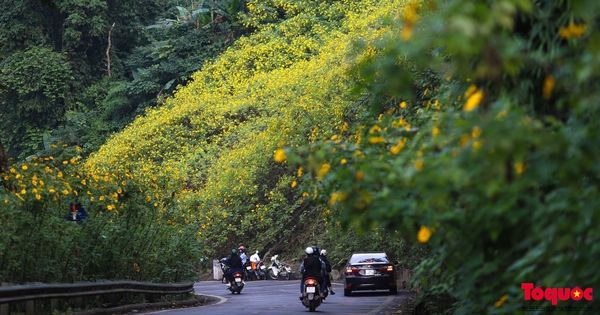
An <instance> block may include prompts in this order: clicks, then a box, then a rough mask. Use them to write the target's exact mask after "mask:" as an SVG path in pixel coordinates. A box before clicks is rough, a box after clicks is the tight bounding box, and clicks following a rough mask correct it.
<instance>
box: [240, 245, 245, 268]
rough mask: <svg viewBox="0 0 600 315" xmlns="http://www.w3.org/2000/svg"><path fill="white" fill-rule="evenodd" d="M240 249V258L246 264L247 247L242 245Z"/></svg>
mask: <svg viewBox="0 0 600 315" xmlns="http://www.w3.org/2000/svg"><path fill="white" fill-rule="evenodd" d="M238 250H239V251H240V259H242V264H243V265H244V266H245V265H246V260H247V257H246V247H244V246H240V247H238Z"/></svg>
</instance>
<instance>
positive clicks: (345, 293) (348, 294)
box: [344, 289, 352, 296]
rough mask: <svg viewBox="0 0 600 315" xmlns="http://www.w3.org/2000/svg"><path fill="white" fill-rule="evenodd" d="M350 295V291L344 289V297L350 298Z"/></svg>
mask: <svg viewBox="0 0 600 315" xmlns="http://www.w3.org/2000/svg"><path fill="white" fill-rule="evenodd" d="M350 293H352V290H350V289H344V296H350Z"/></svg>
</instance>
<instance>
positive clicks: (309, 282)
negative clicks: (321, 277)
mask: <svg viewBox="0 0 600 315" xmlns="http://www.w3.org/2000/svg"><path fill="white" fill-rule="evenodd" d="M306 284H308V285H316V284H317V282H316V281H315V280H314V279H308V280H306Z"/></svg>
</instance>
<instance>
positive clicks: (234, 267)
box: [225, 248, 244, 288]
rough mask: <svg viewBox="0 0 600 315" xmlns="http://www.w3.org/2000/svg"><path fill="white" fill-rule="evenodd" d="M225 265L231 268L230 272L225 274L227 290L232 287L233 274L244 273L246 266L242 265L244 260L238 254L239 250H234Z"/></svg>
mask: <svg viewBox="0 0 600 315" xmlns="http://www.w3.org/2000/svg"><path fill="white" fill-rule="evenodd" d="M225 264H226V265H228V266H229V270H227V272H226V273H225V279H227V288H229V287H230V286H231V282H232V281H233V274H234V273H235V272H241V273H243V270H244V265H242V259H241V258H240V256H238V254H237V250H236V249H235V248H234V249H232V250H231V256H229V258H228V259H227V260H226V261H225Z"/></svg>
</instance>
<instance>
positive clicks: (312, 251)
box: [304, 247, 314, 255]
mask: <svg viewBox="0 0 600 315" xmlns="http://www.w3.org/2000/svg"><path fill="white" fill-rule="evenodd" d="M304 251H305V252H306V254H307V255H312V254H313V253H314V250H313V248H312V247H307V248H306V250H304Z"/></svg>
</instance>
